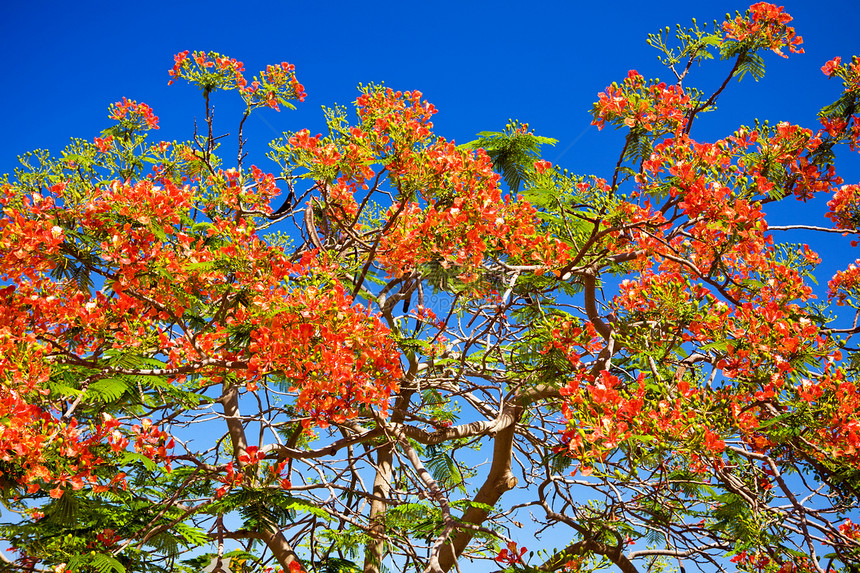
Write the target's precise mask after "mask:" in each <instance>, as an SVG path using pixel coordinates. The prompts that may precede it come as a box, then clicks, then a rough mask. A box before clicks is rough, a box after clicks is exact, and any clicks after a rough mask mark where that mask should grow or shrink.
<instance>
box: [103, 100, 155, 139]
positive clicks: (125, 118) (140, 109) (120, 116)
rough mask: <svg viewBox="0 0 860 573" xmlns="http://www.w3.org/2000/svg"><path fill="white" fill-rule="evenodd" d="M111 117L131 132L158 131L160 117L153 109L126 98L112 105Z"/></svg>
mask: <svg viewBox="0 0 860 573" xmlns="http://www.w3.org/2000/svg"><path fill="white" fill-rule="evenodd" d="M109 117H110V118H111V119H114V120H116V121H118V122H120V125H122V126H124V127H127V128H128V129H129V130H134V131H136V130H140V129H158V117H156V116H155V114H154V113H153V112H152V108H151V107H149V106H148V105H146V104H145V103H137V102H136V101H134V100H128V99H126V98H122V101H118V102H116V103H115V104H113V105H111V107H110V114H109Z"/></svg>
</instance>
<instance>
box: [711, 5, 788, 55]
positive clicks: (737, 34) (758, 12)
mask: <svg viewBox="0 0 860 573" xmlns="http://www.w3.org/2000/svg"><path fill="white" fill-rule="evenodd" d="M792 20H793V18H792V17H791V16H789V15H788V13H786V12H785V11H784V10H783V7H782V6H776V5H774V4H769V3H767V2H758V3H756V4H753V5H752V6H750V7H749V10H748V12H747V15H746V16H740V15H738V16H737V17H736V18H735V19H734V20H727V21H726V22H724V23H723V32H724V33H725V39H724V42H737V43H740V44H743V45H744V46H745V47H747V48H748V49H758V48H767V49H770V50H771V51H773V52H774V53H775V54H778V55H780V56H782V57H784V58H785V57H788V56H786V55H785V54H784V53H783V52H782V49H783V48H788V50H789V52H791V53H793V54H802V53H803V48H801V47H800V44H802V43H803V38H802V37H801V36H797V35H796V34H795V31H794V28H792V27H791V26H787V24H788V23H789V22H791V21H792Z"/></svg>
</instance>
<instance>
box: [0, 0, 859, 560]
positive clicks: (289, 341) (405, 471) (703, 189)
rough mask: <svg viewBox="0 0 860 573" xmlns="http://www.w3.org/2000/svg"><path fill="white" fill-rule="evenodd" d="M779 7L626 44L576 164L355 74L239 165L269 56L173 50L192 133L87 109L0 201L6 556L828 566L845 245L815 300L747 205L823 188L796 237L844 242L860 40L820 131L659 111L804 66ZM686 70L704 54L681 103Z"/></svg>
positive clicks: (842, 386) (264, 88) (274, 78)
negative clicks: (640, 51) (630, 47)
mask: <svg viewBox="0 0 860 573" xmlns="http://www.w3.org/2000/svg"><path fill="white" fill-rule="evenodd" d="M790 20H791V18H790V17H789V16H788V15H787V14H786V13H785V12H784V11H783V10H782V9H781V8H778V7H776V6H773V5H770V4H766V3H759V4H755V5H753V6H751V7H750V9H749V10H748V11H747V12H746V13H745V14H743V15H740V14H738V15H737V16H736V17H734V18H729V19H727V20H726V22H725V23H723V24H722V25H721V26H716V25H715V26H714V28H713V29H710V30H708V29H707V28H699V27H697V26H694V27H693V28H691V29H679V33H678V35H677V41H678V42H679V43H678V44H677V45H675V44H672V43H671V42H670V40H671V39H670V38H669V37H668V36H667V35H666V34H665V33H664V34H662V35H655V36H652V37H651V38H650V43H651V44H652V45H653V46H655V47H657V48H658V49H659V50H660V51H661V52H662V54H663V61H664V63H665V64H666V66H667V67H668V70H669V72H670V73H671V75H670V78H671V79H670V81H669V82H660V81H658V80H646V79H645V78H643V77H642V76H641V75H640V74H638V73H637V72H635V71H631V72H630V73H629V74H628V75H627V77H626V78H624V79H623V80H622V81H621V82H620V83H618V84H613V85H612V86H610V87H608V88H606V90H605V91H604V92H603V93H601V94H600V98H599V101H598V102H597V103H595V105H594V108H593V118H594V119H593V122H594V124H595V125H597V126H598V127H601V128H602V127H604V126H606V125H611V126H614V127H616V128H619V129H622V130H624V133H625V134H626V137H625V139H624V145H623V149H622V150H621V152H620V155H619V157H618V161H617V166H616V168H615V170H614V171H612V172H610V173H606V174H604V177H603V178H601V177H598V176H580V175H573V174H570V173H568V172H567V171H563V170H561V169H559V168H558V167H556V166H553V165H551V164H550V163H549V162H547V161H545V160H543V159H541V156H540V149H541V145H543V144H547V143H552V140H549V139H546V138H541V137H539V136H537V135H534V134H533V133H531V132H530V131H529V130H528V127H527V126H525V125H520V124H519V123H516V122H512V123H511V124H510V125H509V126H508V127H507V128H506V130H505V131H503V132H498V133H482V134H480V136H481V137H480V139H479V140H477V141H475V142H472V143H470V144H467V145H464V146H457V145H455V144H454V143H453V142H451V141H448V140H446V139H444V138H442V137H441V136H437V135H435V134H434V133H433V124H432V118H433V114H434V113H435V112H436V110H435V108H434V107H433V105H431V104H430V103H428V102H426V101H425V100H424V99H423V96H422V94H421V93H419V92H417V91H413V92H400V91H393V90H391V89H389V88H386V87H383V86H376V85H370V86H364V87H361V88H360V94H359V96H358V98H357V100H356V102H355V108H356V112H357V114H356V115H355V116H352V115H348V114H347V112H346V110H344V109H342V108H334V109H330V110H328V111H327V112H326V119H327V124H328V132H327V133H325V134H321V135H315V136H312V135H311V134H310V133H309V132H308V131H307V130H304V131H298V132H295V133H288V134H285V136H284V138H283V139H281V140H278V141H275V142H273V143H272V144H271V153H270V154H269V157H270V159H272V160H274V161H275V162H276V163H277V164H278V165H279V168H278V169H276V171H277V173H276V174H272V173H269V172H267V171H266V170H265V169H263V168H262V167H257V166H255V165H251V164H250V163H249V161H248V159H247V158H246V156H245V152H244V151H243V145H244V140H243V138H242V129H241V128H242V125H243V123H244V121H245V119H246V118H247V117H248V116H249V114H250V113H252V112H253V111H254V109H256V108H259V107H264V106H268V107H272V108H276V109H277V108H278V107H279V106H286V107H291V105H292V104H291V102H293V101H296V100H298V101H301V100H302V99H303V97H304V87H303V86H302V85H301V84H300V83H299V82H298V80H297V79H296V76H295V74H294V70H293V68H292V66H290V65H289V64H286V63H284V64H281V65H278V66H270V67H269V68H267V69H266V70H265V71H263V72H261V73H260V74H259V75H258V76H256V77H254V78H253V80H252V81H250V82H248V81H246V79H245V76H244V70H243V67H242V64H241V63H240V62H238V61H236V60H233V59H230V58H227V57H224V56H221V55H219V54H215V53H199V52H195V53H193V54H189V53H188V52H185V53H182V54H179V55H177V56H176V61H175V66H174V67H173V70H172V71H171V72H170V74H171V77H172V81H173V80H184V81H188V82H190V83H192V84H194V85H196V86H198V87H199V88H200V89H201V91H202V93H203V97H204V98H205V100H206V110H207V115H206V121H205V124H204V126H203V129H202V130H201V131H202V133H195V134H194V136H193V138H192V139H191V140H189V141H187V142H184V143H176V142H174V143H168V142H154V141H153V140H152V139H150V137H151V136H150V133H151V130H153V129H156V128H157V127H158V119H157V117H156V116H155V115H154V114H153V110H152V109H151V108H150V107H149V106H147V105H146V104H143V103H137V102H135V101H130V100H123V101H122V102H118V103H116V104H114V105H113V106H112V107H111V110H110V117H111V119H112V120H113V121H114V124H113V126H112V127H110V128H108V129H107V130H106V131H104V132H103V133H102V134H101V137H96V138H95V139H94V141H78V140H76V141H73V142H72V144H71V145H70V146H69V147H68V148H67V149H66V150H65V151H64V152H63V153H62V155H61V156H60V157H50V156H48V155H47V154H44V153H34V154H30V155H28V156H26V157H24V158H22V163H23V167H22V168H21V169H19V170H18V171H16V173H15V174H14V176H11V177H7V178H6V180H5V181H4V182H3V183H2V185H0V192H1V193H0V203H2V208H3V215H2V219H0V272H2V286H0V485H2V495H3V499H4V503H5V508H6V511H5V513H4V515H6V516H7V518H8V519H7V523H6V524H5V525H4V526H3V527H2V537H3V538H4V539H5V540H6V541H7V542H8V543H9V544H10V545H11V546H12V547H13V553H11V554H9V555H7V556H6V557H5V558H6V559H7V560H9V562H8V563H7V567H8V568H9V569H10V570H21V571H25V570H26V571H46V570H50V571H57V572H60V571H65V570H68V571H97V572H99V573H106V572H108V571H117V572H126V571H127V572H132V571H135V572H137V571H140V572H156V571H158V572H161V571H165V572H166V571H199V570H201V569H202V568H203V567H204V566H206V565H208V564H210V563H211V562H212V561H213V559H214V560H215V561H216V562H218V563H220V564H221V565H220V566H224V567H226V566H227V565H228V564H229V567H230V568H231V570H232V571H234V572H235V571H271V570H274V569H278V568H280V569H283V570H285V571H301V570H304V571H326V572H334V571H357V570H363V571H366V572H368V573H371V572H378V571H383V570H403V571H407V570H408V571H412V570H416V571H431V572H437V571H450V570H453V569H459V570H463V571H465V570H469V568H471V567H473V565H471V564H470V562H473V561H475V560H484V561H485V562H486V563H487V564H489V567H496V568H504V569H506V570H518V571H523V570H528V571H560V570H567V571H592V570H595V569H597V568H600V567H605V566H610V567H611V568H614V569H618V570H621V571H623V572H624V573H635V572H637V571H640V572H643V573H644V572H645V571H659V570H664V569H674V568H676V567H679V568H680V569H681V571H684V570H692V569H696V568H698V569H702V570H705V571H713V570H734V569H737V570H743V571H756V572H774V573H775V572H780V573H792V572H799V571H815V572H818V573H822V572H829V571H856V567H857V563H858V562H860V524H855V520H857V504H858V495H860V388H858V384H860V382H858V381H857V374H858V370H860V354H858V352H857V351H856V349H855V348H853V344H852V342H851V338H852V336H853V334H855V333H856V332H858V331H860V327H858V325H857V317H858V309H860V261H858V262H857V263H854V264H849V263H850V261H848V260H846V261H844V262H841V263H840V264H841V266H842V268H845V270H843V271H840V272H838V273H837V274H836V276H834V277H832V279H830V282H829V285H828V289H829V290H828V294H827V295H826V299H825V298H822V299H821V300H818V299H816V298H815V296H814V295H813V288H812V281H813V280H814V279H815V268H816V265H817V263H818V260H819V259H818V256H817V255H816V253H815V252H813V251H812V250H811V249H810V248H809V247H808V246H806V245H803V244H797V243H794V242H790V241H791V232H792V231H793V230H795V229H801V228H802V229H806V230H815V228H813V227H811V226H809V225H804V224H803V221H799V222H798V224H797V225H791V226H783V227H773V226H769V225H768V223H767V221H766V219H765V212H764V209H765V208H766V206H767V205H768V204H770V203H775V202H778V201H801V202H805V201H807V200H809V199H811V198H813V197H814V196H816V195H818V196H825V197H828V198H829V203H828V206H829V213H828V216H829V217H830V218H831V219H832V222H833V227H832V228H820V229H817V230H819V231H821V232H834V231H835V232H837V233H844V234H853V233H856V232H857V229H858V227H860V185H853V184H843V181H842V180H841V178H840V177H839V176H838V175H837V173H836V170H835V167H834V161H835V157H836V151H837V148H838V147H839V146H845V147H847V148H850V149H849V150H846V152H847V151H857V148H858V145H860V117H858V115H857V113H856V109H857V104H858V98H860V59H858V58H857V57H854V58H852V59H851V60H850V61H848V60H846V61H844V62H843V61H842V60H840V58H839V57H836V58H835V59H833V60H831V61H830V62H827V63H826V64H825V65H824V67H823V68H822V71H823V72H824V74H825V75H826V76H827V77H829V78H831V79H833V78H838V79H839V80H841V82H842V86H843V87H842V91H841V93H840V94H839V97H838V100H837V101H836V102H835V103H833V104H831V105H829V106H828V107H825V108H824V109H823V110H822V112H821V114H820V126H815V127H814V128H805V127H800V126H796V125H791V124H788V123H779V124H776V125H769V124H756V125H753V126H736V127H732V128H730V129H731V130H733V131H731V132H727V133H726V135H725V137H724V138H723V139H720V140H718V141H710V142H705V141H698V140H696V139H695V131H694V127H695V125H696V120H697V118H698V117H699V115H700V114H702V113H705V112H708V111H710V110H712V109H713V108H714V105H715V102H716V100H717V98H718V96H719V95H720V93H721V92H722V91H723V90H724V89H725V88H726V87H727V86H728V85H729V82H730V80H732V78H736V77H743V76H744V75H745V74H747V75H750V76H753V77H756V78H758V77H760V76H761V75H762V74H763V73H764V60H763V55H764V54H766V52H768V51H773V52H776V53H777V54H779V55H783V56H784V55H786V54H785V53H786V52H800V51H802V49H801V48H800V45H801V38H800V36H796V35H795V32H794V29H793V28H791V27H789V26H788V23H789V21H790ZM709 58H719V59H721V60H726V61H728V62H730V63H731V64H732V67H731V71H730V72H729V73H728V76H727V77H726V78H725V82H723V84H722V85H721V86H720V87H719V89H718V90H716V91H715V92H713V93H704V92H702V91H699V90H697V89H695V88H693V87H691V86H689V85H688V75H689V74H690V71H691V70H692V69H693V64H697V63H699V62H702V61H704V60H707V59H709ZM810 81H811V80H810ZM220 91H233V92H235V94H237V95H238V97H239V98H241V99H242V101H243V102H244V104H245V113H244V115H242V116H241V117H240V118H237V119H238V120H239V143H238V156H236V155H232V154H231V155H229V156H228V155H225V154H223V153H222V148H224V147H225V143H224V141H223V139H222V137H221V135H220V134H221V132H220V131H219V129H220V128H219V127H218V125H216V124H215V122H214V120H213V116H212V112H211V109H212V108H211V105H210V97H212V96H214V95H215V94H216V92H220ZM849 157H852V156H851V155H849ZM503 179H504V182H503V181H502V180H503ZM484 461H486V463H483V462H484ZM10 516H11V517H10ZM525 519H529V520H530V521H532V523H531V524H530V525H529V526H528V527H530V529H526V530H523V529H522V528H523V527H524V526H523V524H522V523H520V522H519V521H518V520H520V521H525ZM525 531H528V532H527V533H526V532H525ZM535 532H536V533H535ZM536 534H537V535H538V539H535V535H536ZM540 534H546V535H547V536H548V538H549V539H551V540H552V541H551V542H550V541H547V542H542V541H540ZM526 536H527V537H529V540H528V541H525V540H524V539H523V537H526ZM535 543H538V544H541V543H543V546H542V547H540V548H537V547H534V544H535ZM553 544H555V545H557V546H555V547H554V546H553ZM524 545H526V546H528V547H529V548H531V549H532V550H537V551H536V552H535V551H532V553H529V554H528V555H527V550H526V548H525V547H524ZM237 547H239V548H241V549H237ZM486 568H488V565H485V566H484V569H486Z"/></svg>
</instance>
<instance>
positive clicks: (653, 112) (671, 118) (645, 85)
mask: <svg viewBox="0 0 860 573" xmlns="http://www.w3.org/2000/svg"><path fill="white" fill-rule="evenodd" d="M597 97H598V98H599V99H598V101H597V103H595V104H594V109H593V110H592V112H591V113H592V115H593V116H594V119H593V120H592V122H591V124H592V125H596V126H597V128H598V129H603V127H604V126H605V125H606V123H607V122H608V123H609V124H610V125H617V126H621V125H623V126H626V127H629V128H630V129H641V130H644V131H649V132H652V131H653V132H657V133H667V132H668V133H674V132H675V131H677V130H678V129H680V128H683V127H684V125H685V123H684V122H685V118H686V116H687V114H688V112H689V107H690V97H689V96H688V95H687V94H685V93H684V90H683V89H682V88H681V87H680V86H667V85H666V83H665V82H659V83H658V82H653V81H652V82H646V81H645V78H644V77H642V75H641V74H639V72H637V71H636V70H630V71H629V72H628V73H627V77H626V78H625V79H624V82H623V83H622V84H621V85H618V84H613V85H611V86H609V87H607V88H606V91H604V92H601V93H599V94H598V96H597Z"/></svg>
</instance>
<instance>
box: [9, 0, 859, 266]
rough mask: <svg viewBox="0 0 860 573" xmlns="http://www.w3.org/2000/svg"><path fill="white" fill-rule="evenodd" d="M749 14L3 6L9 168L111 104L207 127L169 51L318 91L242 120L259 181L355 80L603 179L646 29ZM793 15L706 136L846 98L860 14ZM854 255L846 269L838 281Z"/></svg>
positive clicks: (223, 124) (337, 5)
mask: <svg viewBox="0 0 860 573" xmlns="http://www.w3.org/2000/svg"><path fill="white" fill-rule="evenodd" d="M747 5H748V4H746V3H743V2H739V1H738V0H721V1H703V2H699V3H697V4H693V3H690V2H686V1H678V0H671V1H656V2H654V1H652V2H634V1H631V0H618V1H615V2H611V3H609V2H572V1H570V2H560V1H556V2H506V1H496V2H486V1H483V0H481V1H463V0H460V1H458V2H454V1H449V0H446V1H442V2H389V1H381V2H373V3H369V2H345V1H330V2H325V3H323V2H290V1H282V2H261V1H257V0H245V1H243V2H235V1H231V2H224V1H221V0H210V1H207V2H184V1H171V2H166V1H163V0H155V1H150V2H136V3H131V2H87V1H83V2H58V1H46V0H32V1H29V2H4V3H3V5H2V8H0V49H2V53H3V54H4V55H5V74H4V82H3V87H4V88H5V89H2V90H0V109H3V110H5V114H4V118H3V125H4V131H5V137H3V138H2V141H0V173H6V172H9V171H10V170H11V169H13V168H14V167H15V166H16V165H17V161H16V157H17V155H19V154H21V153H23V152H25V151H28V150H31V149H33V148H36V147H43V148H48V149H50V150H51V151H53V152H55V153H56V152H59V151H60V150H61V149H62V147H63V146H64V145H65V144H66V143H67V142H68V140H69V138H70V137H81V138H86V139H89V140H92V138H93V137H95V136H97V135H98V134H99V132H100V130H102V129H104V128H105V127H107V126H108V125H109V123H110V122H109V120H108V119H107V107H108V105H109V104H110V103H112V102H115V101H117V100H120V99H121V98H122V97H128V98H130V99H136V100H138V101H144V102H146V103H148V104H150V105H151V106H152V107H153V108H154V110H155V113H156V114H157V115H158V116H159V117H160V118H161V130H160V131H159V132H156V133H155V134H154V136H156V137H159V138H163V139H167V140H173V139H179V140H184V139H188V138H190V137H191V134H192V133H193V128H194V120H195V118H196V119H197V120H198V121H199V122H202V117H203V104H202V98H200V97H199V94H198V93H197V92H196V90H195V88H192V87H190V86H188V85H183V84H181V83H176V84H174V85H173V86H170V87H168V85H167V80H168V76H167V70H168V69H169V68H170V67H171V66H172V63H173V57H172V56H173V54H175V53H177V52H180V51H182V50H195V49H197V50H215V51H219V52H221V53H224V54H226V55H229V56H231V57H234V58H237V59H239V60H241V61H243V62H245V67H246V70H247V71H248V72H249V75H250V74H251V73H253V72H254V71H256V70H259V69H262V68H263V67H265V65H266V64H268V63H279V62H281V61H284V60H286V61H289V62H291V63H293V64H295V65H296V69H297V75H298V77H299V79H300V81H302V82H303V83H304V85H305V86H306V88H307V91H308V98H307V100H306V101H305V103H304V104H302V105H300V107H299V109H298V110H297V111H291V112H281V113H279V114H278V113H275V112H273V111H270V110H263V111H262V112H261V113H258V114H256V115H255V116H252V118H251V120H249V122H248V124H247V129H246V135H248V136H249V138H250V142H249V146H248V150H249V151H250V156H249V162H251V163H255V164H258V165H259V166H260V167H262V168H263V169H264V170H274V169H275V168H274V167H273V166H271V165H268V163H267V160H266V159H265V158H264V157H263V154H264V153H265V151H266V143H267V142H268V141H269V140H270V139H272V138H274V137H276V136H278V135H280V133H281V132H283V131H285V130H299V129H302V128H305V127H307V128H309V129H310V130H311V132H312V133H317V132H319V131H322V129H323V120H322V114H321V112H320V106H321V105H332V104H333V103H335V102H337V103H341V104H349V103H350V102H352V101H353V100H354V99H355V97H356V94H357V92H356V89H355V88H356V85H357V84H358V83H359V82H365V83H367V82H371V81H375V82H380V81H384V82H385V83H386V84H387V85H389V86H391V87H393V88H395V89H403V90H406V89H419V90H421V91H423V92H424V94H425V96H426V97H427V98H428V99H429V100H430V101H431V102H433V103H434V104H435V105H436V107H437V108H439V110H440V112H439V113H438V114H437V115H436V117H435V124H436V131H437V133H438V134H440V135H443V136H445V137H446V138H448V139H454V140H456V141H457V142H458V143H463V142H466V141H469V140H471V139H474V137H475V134H476V133H477V132H478V131H482V130H501V129H502V128H503V127H504V125H505V123H506V122H507V120H508V118H516V119H519V120H521V121H526V122H529V123H530V124H531V126H532V128H533V129H535V131H536V132H537V133H538V134H540V135H546V136H549V137H554V138H556V139H558V140H559V143H558V145H557V146H556V147H555V148H554V149H549V150H547V152H546V158H547V159H549V160H551V161H554V162H558V163H560V164H561V165H562V166H563V167H566V168H569V169H570V170H571V171H573V172H575V173H581V174H597V175H601V176H604V177H608V176H610V174H611V169H612V166H614V164H615V161H616V159H617V154H618V152H619V150H620V144H619V142H620V134H619V133H613V132H611V131H610V130H604V131H603V132H598V131H597V129H596V128H594V127H589V122H590V117H589V115H588V110H589V109H590V107H591V104H592V102H593V101H594V100H595V99H596V96H597V93H598V92H599V91H601V90H603V89H604V88H605V87H606V86H607V85H608V84H609V83H611V82H612V81H614V80H620V79H622V78H623V77H624V76H625V75H626V72H627V70H629V69H631V68H633V69H637V70H639V71H640V72H641V73H643V74H644V75H645V76H646V77H661V78H664V79H669V76H668V73H664V72H667V70H664V69H663V68H662V67H661V66H660V64H659V63H658V62H657V58H656V56H657V52H656V50H654V49H652V48H650V47H648V46H647V45H646V43H645V38H646V36H647V34H648V33H649V32H655V31H657V30H658V29H659V28H661V27H663V26H666V25H671V26H673V27H674V24H675V23H683V24H687V23H689V21H690V18H692V17H695V18H696V19H697V21H698V22H699V23H702V22H706V21H711V20H713V19H715V18H716V19H719V20H720V21H722V19H723V18H724V16H725V14H726V13H727V12H732V13H733V12H734V11H735V10H744V9H745V8H746V7H747ZM825 6H826V8H825ZM786 11H788V12H789V13H790V14H792V15H793V16H794V22H793V25H794V26H795V27H796V28H797V30H798V33H799V34H801V35H802V36H803V37H804V40H805V41H804V46H805V48H806V54H802V55H792V57H790V58H789V59H782V58H779V57H778V56H776V55H775V54H770V53H768V54H766V55H765V60H766V63H767V66H768V71H767V75H766V76H765V78H764V79H763V80H762V81H760V82H758V83H756V82H754V81H752V80H751V78H747V80H745V81H744V82H742V83H740V84H737V83H736V82H733V85H731V86H730V87H729V89H728V90H727V91H726V92H725V93H724V94H723V95H722V96H721V98H720V100H719V101H718V104H719V106H720V109H719V110H718V111H717V112H716V113H714V114H711V115H709V116H704V117H702V118H701V120H700V122H699V123H698V124H697V126H696V128H695V129H694V131H693V134H692V135H693V137H694V138H697V139H699V140H702V141H712V140H714V139H717V138H720V137H723V136H725V135H727V134H729V133H731V132H732V131H734V129H735V128H736V127H737V126H738V125H740V124H749V123H751V122H752V120H753V118H755V117H760V118H763V119H764V118H767V119H770V120H771V121H780V120H788V121H792V122H795V123H799V124H801V125H805V126H810V127H815V126H816V125H817V122H816V120H815V113H816V112H817V110H818V109H820V108H821V107H822V106H823V105H824V104H827V103H830V102H831V101H833V100H834V99H835V98H836V97H837V95H838V92H839V91H840V85H839V84H838V83H837V81H835V80H834V81H828V80H827V79H826V78H825V77H824V75H823V74H822V73H821V72H820V70H819V68H820V67H821V66H822V64H823V63H824V62H825V61H827V60H829V59H831V58H833V57H834V56H837V55H841V56H842V57H843V60H847V59H848V58H849V57H850V55H851V54H853V53H860V41H858V39H857V38H858V36H857V34H856V22H858V21H860V2H858V1H857V0H827V2H810V1H809V0H793V1H790V2H787V3H786ZM726 70H727V67H726V66H725V64H719V63H718V64H717V65H715V66H705V67H703V68H702V70H701V71H698V70H696V71H694V74H695V75H693V77H692V84H693V85H698V86H699V87H701V88H702V89H704V90H706V91H708V90H713V89H714V88H715V87H716V86H717V85H718V84H719V81H720V79H721V78H718V76H717V75H715V73H713V72H716V73H717V74H719V73H724V72H725V71H726ZM697 80H701V82H698V81H697ZM232 101H233V98H230V97H229V96H227V97H222V98H220V99H216V100H215V105H216V129H217V130H218V131H219V132H220V133H225V132H227V133H231V134H232V135H231V138H230V139H228V140H226V143H227V146H228V147H226V148H225V154H226V155H227V156H229V157H233V156H234V152H233V149H235V139H234V138H233V137H232V136H234V135H235V133H236V131H235V130H236V125H237V123H238V119H239V117H238V115H237V113H236V109H235V108H234V107H231V102H232ZM843 155H846V156H845V157H843V158H842V161H841V163H840V165H839V168H840V171H841V173H842V175H843V177H844V178H845V180H846V182H857V181H860V157H858V155H856V154H853V155H847V154H843ZM825 202H826V198H822V200H821V201H819V202H818V203H817V204H816V205H815V206H813V207H812V208H805V207H803V206H802V205H800V204H798V203H794V202H792V203H791V204H790V205H787V207H786V209H785V210H784V211H785V212H784V213H781V214H780V218H783V217H784V218H785V221H786V222H787V221H788V220H791V221H792V222H806V223H814V224H826V223H827V221H826V220H825V219H824V218H823V214H824V212H825V207H824V206H823V205H824V203H825ZM804 240H805V239H804ZM846 243H847V241H846ZM823 248H824V249H829V248H832V247H827V246H825V247H823ZM858 255H860V251H857V254H855V253H853V252H852V253H851V257H852V258H853V257H854V256H858ZM842 258H844V256H843V257H840V259H842ZM825 259H827V257H825ZM850 260H851V259H849V260H847V261H845V260H840V261H839V262H838V263H836V266H838V267H842V268H844V266H847V263H848V262H850ZM828 277H829V275H828ZM826 280H827V279H826V278H824V281H825V282H826Z"/></svg>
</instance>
